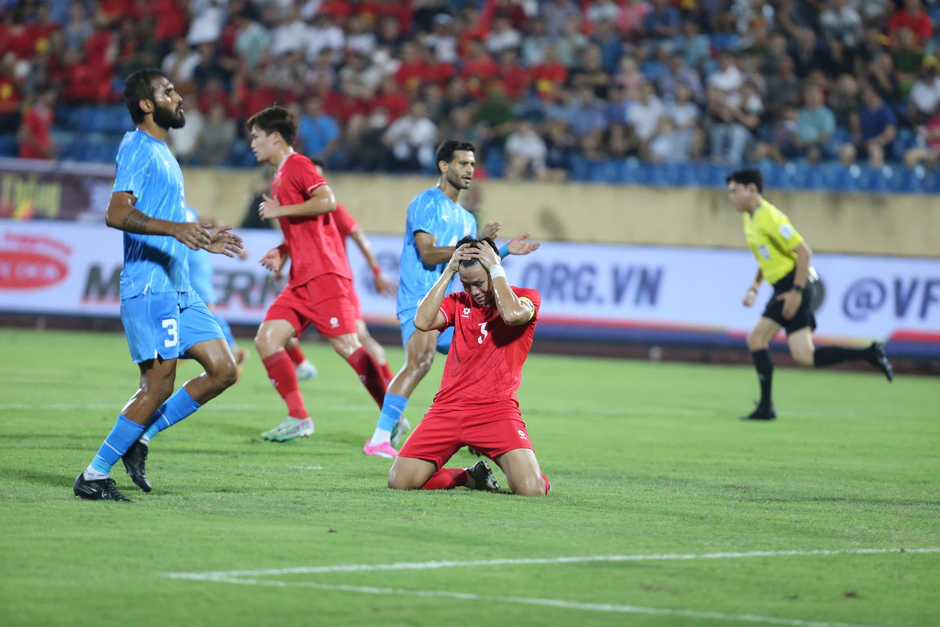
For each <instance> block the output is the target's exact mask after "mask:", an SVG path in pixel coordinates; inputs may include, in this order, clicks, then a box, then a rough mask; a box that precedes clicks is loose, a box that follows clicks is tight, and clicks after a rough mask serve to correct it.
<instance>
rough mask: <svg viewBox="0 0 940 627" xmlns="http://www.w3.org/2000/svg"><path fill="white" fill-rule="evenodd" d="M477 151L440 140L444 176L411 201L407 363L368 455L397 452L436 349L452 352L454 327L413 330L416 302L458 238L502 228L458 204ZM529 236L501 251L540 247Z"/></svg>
mask: <svg viewBox="0 0 940 627" xmlns="http://www.w3.org/2000/svg"><path fill="white" fill-rule="evenodd" d="M474 151H475V148H474V146H473V144H470V143H467V142H460V141H456V140H452V139H450V140H447V141H445V142H444V143H443V144H441V146H440V148H438V150H437V165H438V168H439V169H440V171H441V178H440V179H438V182H437V185H435V186H434V187H432V188H431V189H429V190H426V191H423V192H421V193H420V194H418V195H417V196H415V198H414V200H412V201H411V204H410V205H408V218H407V220H406V222H405V243H404V247H403V248H402V252H401V271H400V277H401V278H400V279H399V284H398V323H399V325H400V326H401V340H402V345H403V346H404V347H405V364H404V365H403V366H402V368H401V370H400V371H399V372H398V374H397V375H395V378H394V379H392V382H391V383H389V385H388V389H387V390H386V392H385V400H384V402H383V404H382V413H381V414H380V415H379V421H378V425H377V426H376V429H375V433H373V434H372V437H371V438H370V439H369V440H367V441H366V444H365V447H364V448H363V452H364V453H365V454H366V455H372V456H374V457H386V458H394V457H397V456H398V451H397V450H396V447H397V446H398V445H399V444H400V442H401V440H402V438H403V437H404V436H405V435H406V434H407V432H408V429H409V427H410V426H409V425H408V422H407V421H406V420H405V419H404V418H403V417H402V412H404V410H405V406H406V405H407V404H408V398H409V397H410V396H411V393H412V392H413V391H414V389H415V388H416V387H417V386H418V383H420V382H421V379H423V378H424V375H426V374H427V373H428V371H429V370H430V369H431V364H432V363H434V352H435V350H436V351H438V352H440V353H443V354H445V355H446V354H447V352H448V351H449V350H450V342H451V338H452V337H453V335H454V330H453V328H450V329H447V330H446V331H444V332H443V333H440V332H439V331H427V332H425V331H417V330H416V329H415V325H414V317H415V312H416V311H417V309H418V303H419V302H421V299H422V298H424V296H425V295H426V294H427V293H428V292H429V291H431V288H432V287H433V286H434V284H435V283H436V282H437V280H438V278H440V276H441V274H443V273H444V269H445V268H446V267H447V263H448V262H449V261H450V259H451V257H452V256H453V254H454V250H455V246H454V245H455V244H456V243H457V242H458V241H459V240H460V239H462V238H463V237H466V236H467V235H474V236H479V237H480V238H483V237H490V238H492V237H495V236H496V233H497V232H498V231H499V227H500V223H499V222H487V223H486V224H485V225H484V226H483V228H482V229H481V230H480V233H477V232H476V231H477V225H476V220H475V219H474V218H473V215H471V214H470V212H469V211H467V210H466V209H464V208H463V207H461V206H460V204H459V203H458V202H457V198H458V196H459V195H460V192H461V190H464V189H467V188H468V187H470V183H471V181H472V180H473V169H474V166H475V164H476V160H475V158H474V154H473V153H474ZM528 236H529V234H528V233H525V234H523V235H520V236H519V237H516V238H514V239H512V240H511V241H510V242H509V243H508V244H506V245H505V246H503V248H502V249H501V250H500V255H501V256H503V257H505V256H506V255H508V254H514V255H527V254H529V253H530V252H532V251H534V250H536V249H537V248H538V247H539V244H530V243H529V242H526V241H524V240H525V239H526V238H527V237H528ZM455 288H456V283H454V284H452V285H451V286H450V288H449V290H448V294H449V293H451V292H452V291H454V289H455Z"/></svg>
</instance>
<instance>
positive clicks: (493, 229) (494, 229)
mask: <svg viewBox="0 0 940 627" xmlns="http://www.w3.org/2000/svg"><path fill="white" fill-rule="evenodd" d="M501 226H503V223H502V222H494V221H492V220H489V221H488V222H487V223H486V224H484V225H483V234H482V235H481V236H480V239H483V238H484V237H488V238H490V239H493V238H495V237H496V234H497V233H499V229H500V227H501Z"/></svg>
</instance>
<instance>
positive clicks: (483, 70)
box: [462, 40, 497, 99]
mask: <svg viewBox="0 0 940 627" xmlns="http://www.w3.org/2000/svg"><path fill="white" fill-rule="evenodd" d="M496 70H497V66H496V63H494V62H493V59H491V58H490V54H489V53H488V52H487V51H486V47H485V46H484V45H483V42H481V41H479V40H474V41H473V42H471V43H470V60H469V61H467V62H466V63H465V64H464V66H463V73H462V76H463V77H464V80H466V81H467V93H469V94H470V95H471V96H473V97H474V98H477V99H479V98H482V97H483V95H484V91H485V85H486V83H487V82H488V81H489V80H490V79H491V78H492V77H493V75H494V74H496Z"/></svg>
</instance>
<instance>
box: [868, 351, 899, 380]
mask: <svg viewBox="0 0 940 627" xmlns="http://www.w3.org/2000/svg"><path fill="white" fill-rule="evenodd" d="M869 350H871V352H872V360H871V365H873V366H874V367H875V368H878V370H881V371H882V372H883V373H885V376H886V377H888V381H894V367H893V366H892V365H891V362H890V361H888V355H887V354H886V353H885V347H884V344H882V343H881V342H872V343H871V347H870V349H869Z"/></svg>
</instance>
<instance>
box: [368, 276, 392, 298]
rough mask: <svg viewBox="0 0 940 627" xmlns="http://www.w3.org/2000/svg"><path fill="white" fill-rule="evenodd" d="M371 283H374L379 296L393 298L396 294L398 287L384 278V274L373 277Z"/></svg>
mask: <svg viewBox="0 0 940 627" xmlns="http://www.w3.org/2000/svg"><path fill="white" fill-rule="evenodd" d="M373 281H374V282H375V289H376V291H378V293H379V294H385V295H386V296H395V295H396V294H397V293H398V286H397V285H395V284H394V283H392V281H391V279H389V278H388V277H387V276H385V273H384V272H379V273H378V274H377V275H375V278H374V279H373Z"/></svg>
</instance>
